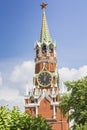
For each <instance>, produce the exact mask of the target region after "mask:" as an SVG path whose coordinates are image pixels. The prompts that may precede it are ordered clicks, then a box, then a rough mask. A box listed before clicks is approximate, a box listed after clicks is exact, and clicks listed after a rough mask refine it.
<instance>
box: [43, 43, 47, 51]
mask: <svg viewBox="0 0 87 130" xmlns="http://www.w3.org/2000/svg"><path fill="white" fill-rule="evenodd" d="M46 52H47V47H46V44H44V43H43V45H42V53H46Z"/></svg>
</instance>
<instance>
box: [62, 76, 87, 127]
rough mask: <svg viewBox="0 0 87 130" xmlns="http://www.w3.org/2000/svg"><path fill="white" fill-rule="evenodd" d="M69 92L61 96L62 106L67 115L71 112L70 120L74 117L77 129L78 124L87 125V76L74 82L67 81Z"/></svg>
mask: <svg viewBox="0 0 87 130" xmlns="http://www.w3.org/2000/svg"><path fill="white" fill-rule="evenodd" d="M65 85H66V86H67V90H68V91H69V93H68V94H65V95H64V96H63V97H62V98H61V103H60V108H61V111H62V113H63V114H64V115H65V114H66V113H67V112H69V111H71V112H70V114H69V120H72V119H74V125H73V126H74V127H73V129H74V130H75V128H76V125H85V123H87V77H84V78H83V79H80V80H78V81H73V82H69V81H67V82H65Z"/></svg>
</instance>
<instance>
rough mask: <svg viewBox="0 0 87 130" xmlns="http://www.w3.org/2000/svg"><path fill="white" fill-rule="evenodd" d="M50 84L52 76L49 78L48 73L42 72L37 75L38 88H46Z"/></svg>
mask: <svg viewBox="0 0 87 130" xmlns="http://www.w3.org/2000/svg"><path fill="white" fill-rule="evenodd" d="M51 82H52V76H51V74H50V72H48V71H42V72H41V73H40V74H39V75H38V84H39V85H40V86H43V87H47V86H49V85H50V84H51Z"/></svg>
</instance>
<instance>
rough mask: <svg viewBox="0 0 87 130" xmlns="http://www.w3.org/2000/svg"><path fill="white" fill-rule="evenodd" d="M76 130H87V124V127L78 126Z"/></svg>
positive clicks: (86, 125)
mask: <svg viewBox="0 0 87 130" xmlns="http://www.w3.org/2000/svg"><path fill="white" fill-rule="evenodd" d="M76 130H87V123H86V124H85V125H82V124H80V125H77V126H76Z"/></svg>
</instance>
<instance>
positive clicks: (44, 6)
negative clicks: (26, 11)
mask: <svg viewBox="0 0 87 130" xmlns="http://www.w3.org/2000/svg"><path fill="white" fill-rule="evenodd" d="M47 5H48V4H46V3H42V4H41V5H40V6H41V9H45V8H46V6H47Z"/></svg>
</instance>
